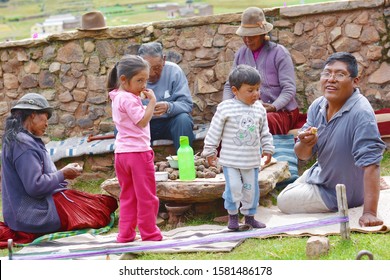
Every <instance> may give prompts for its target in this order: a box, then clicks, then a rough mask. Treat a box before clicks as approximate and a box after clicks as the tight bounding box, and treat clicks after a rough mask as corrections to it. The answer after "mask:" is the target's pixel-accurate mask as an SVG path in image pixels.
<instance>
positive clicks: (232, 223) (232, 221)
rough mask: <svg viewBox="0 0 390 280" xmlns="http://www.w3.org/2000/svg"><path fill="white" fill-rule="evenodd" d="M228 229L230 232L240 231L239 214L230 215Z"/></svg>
mask: <svg viewBox="0 0 390 280" xmlns="http://www.w3.org/2000/svg"><path fill="white" fill-rule="evenodd" d="M228 229H229V230H238V229H239V224H238V214H235V215H229V224H228Z"/></svg>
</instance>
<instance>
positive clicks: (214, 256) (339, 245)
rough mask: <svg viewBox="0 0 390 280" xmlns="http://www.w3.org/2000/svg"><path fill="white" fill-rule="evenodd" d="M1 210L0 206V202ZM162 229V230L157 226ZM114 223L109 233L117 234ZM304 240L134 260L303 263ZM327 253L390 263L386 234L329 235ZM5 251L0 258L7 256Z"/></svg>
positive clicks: (85, 185) (384, 169)
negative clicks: (361, 255) (367, 256)
mask: <svg viewBox="0 0 390 280" xmlns="http://www.w3.org/2000/svg"><path fill="white" fill-rule="evenodd" d="M381 175H382V176H390V150H387V151H385V153H384V157H383V160H382V162H381ZM101 183H102V180H90V181H76V183H75V184H74V188H76V189H78V190H81V191H86V192H90V193H100V187H99V186H100V184H101ZM0 209H1V203H0ZM213 218H214V216H212V215H211V216H209V217H201V218H198V217H196V218H192V219H189V220H188V221H187V222H186V224H185V225H187V226H190V225H201V224H213V223H214V222H213ZM161 229H162V230H166V229H165V227H164V226H163V227H161ZM117 231H118V228H117V221H116V222H115V225H114V227H113V228H112V229H111V231H110V233H113V232H117ZM307 239H308V237H275V238H267V239H256V238H250V239H247V240H245V241H244V242H243V243H242V244H240V245H239V246H238V247H236V248H235V249H234V250H233V251H232V252H229V253H210V252H197V253H180V254H161V253H158V254H156V253H140V254H138V255H137V260H306V259H307V258H306V251H305V250H306V242H307ZM329 242H330V251H329V253H328V254H327V255H325V256H323V257H321V260H353V259H355V258H356V255H357V254H358V252H359V251H361V250H368V251H370V252H372V253H373V254H374V257H375V260H390V234H361V233H353V234H351V239H350V240H343V239H341V237H340V236H329ZM7 255H8V251H7V250H6V249H4V250H0V256H7Z"/></svg>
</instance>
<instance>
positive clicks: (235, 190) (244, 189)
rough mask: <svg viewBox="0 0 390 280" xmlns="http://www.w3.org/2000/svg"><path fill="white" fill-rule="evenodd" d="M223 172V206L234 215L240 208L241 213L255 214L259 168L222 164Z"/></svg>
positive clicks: (257, 200)
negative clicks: (242, 167) (241, 167)
mask: <svg viewBox="0 0 390 280" xmlns="http://www.w3.org/2000/svg"><path fill="white" fill-rule="evenodd" d="M223 174H224V176H225V191H224V192H223V198H224V200H225V202H224V207H225V209H226V210H227V211H228V213H229V214H230V215H235V214H237V213H238V210H240V212H241V214H243V215H249V216H253V215H255V214H256V211H257V206H258V205H259V199H260V189H259V169H258V168H252V169H238V168H232V167H225V166H224V167H223ZM240 204H241V208H240Z"/></svg>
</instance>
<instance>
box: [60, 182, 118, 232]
mask: <svg viewBox="0 0 390 280" xmlns="http://www.w3.org/2000/svg"><path fill="white" fill-rule="evenodd" d="M53 199H54V203H55V205H56V208H57V212H58V215H59V216H60V220H61V228H60V229H59V231H69V230H77V229H85V228H102V227H104V226H106V225H107V224H108V223H109V222H110V220H111V217H110V215H111V213H112V212H114V211H115V210H116V209H117V208H118V203H117V200H116V199H115V198H113V197H112V196H108V195H104V194H90V193H86V192H81V191H77V190H70V189H68V190H65V191H63V192H59V193H56V194H55V195H53Z"/></svg>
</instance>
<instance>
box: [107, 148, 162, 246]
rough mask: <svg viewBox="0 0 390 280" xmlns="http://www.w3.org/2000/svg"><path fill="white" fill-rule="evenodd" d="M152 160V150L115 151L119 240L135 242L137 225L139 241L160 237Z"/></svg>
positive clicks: (157, 239)
mask: <svg viewBox="0 0 390 280" xmlns="http://www.w3.org/2000/svg"><path fill="white" fill-rule="evenodd" d="M153 160H154V152H153V151H152V150H151V151H147V152H138V153H118V154H115V171H116V175H117V178H118V181H119V185H120V187H121V193H120V196H119V224H118V228H119V233H118V237H117V241H118V242H121V243H124V242H131V241H134V239H135V236H136V231H135V228H136V226H138V230H139V232H140V234H141V238H142V240H153V241H159V240H161V239H162V235H161V232H160V229H159V228H158V227H157V226H156V219H157V214H158V208H159V199H158V197H157V196H156V180H155V175H154V161H153Z"/></svg>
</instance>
